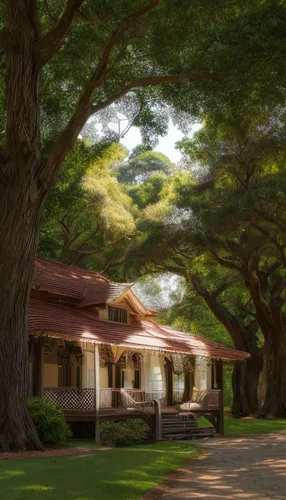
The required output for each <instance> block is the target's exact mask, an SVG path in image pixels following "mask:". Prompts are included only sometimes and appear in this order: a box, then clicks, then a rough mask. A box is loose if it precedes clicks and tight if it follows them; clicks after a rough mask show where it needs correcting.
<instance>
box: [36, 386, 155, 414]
mask: <svg viewBox="0 0 286 500" xmlns="http://www.w3.org/2000/svg"><path fill="white" fill-rule="evenodd" d="M164 395H165V393H163V392H162V391H158V392H156V393H155V392H152V393H146V392H145V391H143V390H141V389H113V388H110V389H100V391H99V397H100V401H99V407H100V408H101V409H108V408H130V407H132V406H137V404H138V403H143V402H146V401H150V403H151V401H153V399H161V398H162V397H164ZM44 396H45V397H46V398H48V399H49V400H50V401H52V402H53V403H54V404H55V405H56V406H57V408H59V409H61V410H93V409H94V408H95V389H76V388H70V387H55V388H54V387H48V388H45V389H44Z"/></svg>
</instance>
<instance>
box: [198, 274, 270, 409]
mask: <svg viewBox="0 0 286 500" xmlns="http://www.w3.org/2000/svg"><path fill="white" fill-rule="evenodd" d="M192 284H193V286H194V288H195V290H196V292H197V293H198V294H199V295H200V296H201V297H202V298H203V299H204V301H205V303H206V305H207V306H208V308H209V309H210V311H211V312H212V313H213V314H214V316H215V317H216V318H217V320H218V321H219V322H220V323H221V324H222V325H223V326H224V328H225V329H226V331H227V332H228V333H229V335H230V337H231V338H232V341H233V343H234V346H235V348H236V349H238V350H240V351H245V352H249V353H251V358H250V359H248V360H246V361H237V362H236V363H235V367H234V372H233V379H232V388H233V404H232V414H233V416H235V417H236V418H239V417H242V416H247V415H249V414H251V413H254V412H256V411H258V408H259V399H258V383H259V377H260V374H261V371H262V367H263V359H262V356H261V353H260V351H261V349H260V348H259V347H258V337H257V331H258V324H257V322H256V321H253V322H251V323H249V324H248V325H245V324H244V323H243V322H242V321H241V320H240V319H239V318H238V317H236V316H234V315H233V314H232V313H230V311H228V310H227V308H226V307H225V306H224V305H223V304H221V303H220V302H219V301H218V300H217V294H216V293H213V292H211V291H210V290H208V289H207V288H206V287H204V286H203V285H202V284H201V283H199V282H198V281H196V280H195V279H194V278H193V280H192Z"/></svg>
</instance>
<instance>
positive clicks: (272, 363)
mask: <svg viewBox="0 0 286 500" xmlns="http://www.w3.org/2000/svg"><path fill="white" fill-rule="evenodd" d="M263 353H264V375H265V382H266V391H265V399H264V402H263V405H262V408H261V410H260V411H259V412H258V414H257V415H258V416H259V417H262V418H279V417H286V339H285V337H284V336H282V335H278V332H276V337H275V339H274V338H273V336H272V338H271V339H269V340H268V341H266V342H265V344H264V349H263Z"/></svg>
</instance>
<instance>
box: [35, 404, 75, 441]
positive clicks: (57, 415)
mask: <svg viewBox="0 0 286 500" xmlns="http://www.w3.org/2000/svg"><path fill="white" fill-rule="evenodd" d="M28 408H29V411H30V414H31V417H32V420H33V422H34V425H35V427H36V429H37V431H38V434H39V438H40V440H41V441H42V442H43V443H53V444H57V445H60V446H62V445H64V444H65V443H66V442H67V440H68V439H70V438H71V437H72V433H71V431H70V428H69V426H68V424H67V423H66V421H65V418H64V416H63V414H62V412H61V411H60V410H58V409H57V407H56V406H55V405H54V404H53V403H51V401H49V400H48V399H46V398H32V399H30V400H28Z"/></svg>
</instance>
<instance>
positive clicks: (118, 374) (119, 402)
mask: <svg viewBox="0 0 286 500" xmlns="http://www.w3.org/2000/svg"><path fill="white" fill-rule="evenodd" d="M29 346H30V375H31V376H30V395H31V396H32V395H33V396H35V395H37V396H41V395H43V396H45V397H46V398H48V399H49V400H51V401H52V402H53V403H54V404H55V405H56V406H57V407H58V408H59V409H60V410H61V411H62V412H63V413H64V415H65V417H66V420H67V421H69V422H97V421H98V422H100V421H103V420H112V419H113V420H120V419H125V418H143V419H144V420H145V421H146V422H147V423H148V425H149V426H150V427H151V428H153V429H154V428H156V423H155V420H156V419H158V418H159V419H160V423H159V425H160V426H161V427H162V418H163V419H164V415H180V414H181V413H182V410H181V409H180V406H179V405H180V404H181V403H182V402H185V401H189V400H191V399H192V397H193V393H194V391H195V392H197V391H204V392H205V393H209V395H208V396H206V397H205V404H204V410H203V413H204V414H209V415H210V416H211V417H212V420H213V422H212V423H214V424H216V427H217V432H223V430H222V428H221V422H222V419H221V418H220V417H221V412H222V409H223V404H222V399H223V395H222V362H221V361H220V360H209V361H207V360H206V358H202V357H199V358H198V359H197V360H196V359H195V357H194V356H187V355H179V354H176V353H174V354H173V355H172V354H170V353H168V352H161V351H154V350H148V349H145V350H144V349H142V350H140V351H139V350H138V349H137V350H134V349H126V348H118V347H114V348H112V346H110V345H107V344H95V343H90V342H87V343H85V342H77V341H67V340H63V339H59V338H56V337H53V336H51V335H38V336H31V337H30V342H29ZM154 400H155V401H156V402H157V404H155V403H154ZM156 409H157V410H156ZM189 413H190V412H189ZM185 414H186V413H185ZM192 415H194V414H193V412H192ZM179 420H180V419H179ZM176 425H178V424H176Z"/></svg>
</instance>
